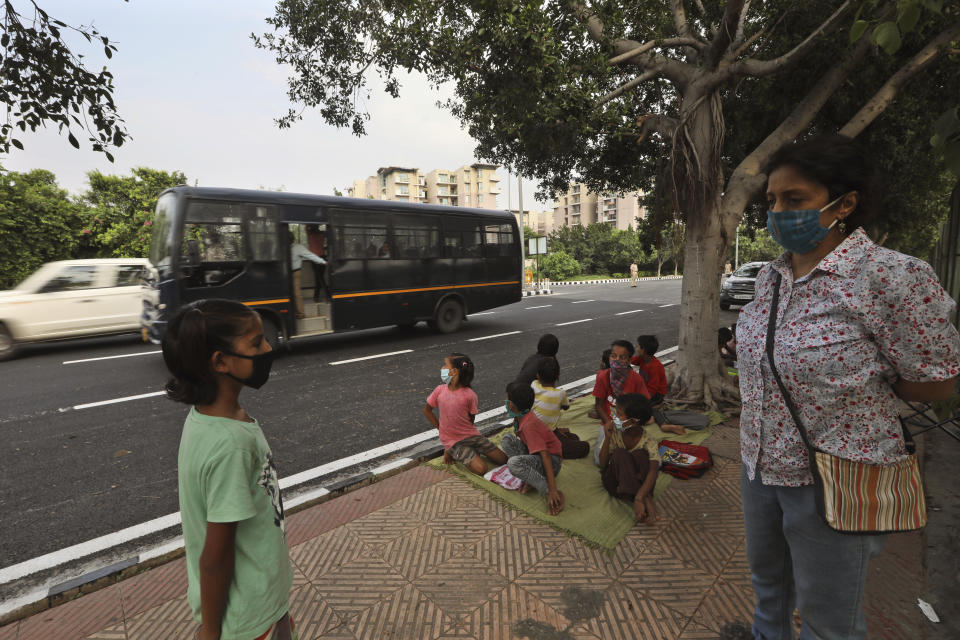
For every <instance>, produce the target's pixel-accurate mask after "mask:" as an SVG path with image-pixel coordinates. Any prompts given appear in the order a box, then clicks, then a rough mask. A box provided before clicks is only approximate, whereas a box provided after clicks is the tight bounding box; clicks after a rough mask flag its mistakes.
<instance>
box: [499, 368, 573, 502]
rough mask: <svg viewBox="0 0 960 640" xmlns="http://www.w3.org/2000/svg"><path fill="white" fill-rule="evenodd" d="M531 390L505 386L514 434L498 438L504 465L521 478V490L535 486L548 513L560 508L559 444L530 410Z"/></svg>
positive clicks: (526, 386)
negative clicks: (505, 458) (504, 458)
mask: <svg viewBox="0 0 960 640" xmlns="http://www.w3.org/2000/svg"><path fill="white" fill-rule="evenodd" d="M532 408H533V389H532V388H531V387H530V386H529V385H526V384H523V383H521V382H511V383H510V384H508V385H507V413H508V414H509V415H510V416H511V417H513V418H517V419H518V421H517V422H518V427H517V428H516V429H517V433H516V434H513V433H507V434H505V435H504V436H503V439H501V441H500V447H501V448H502V449H503V451H504V452H506V454H507V456H509V457H508V459H507V467H508V468H509V469H510V473H512V474H513V475H514V476H516V477H517V478H520V479H521V480H523V483H524V486H523V487H522V488H521V489H520V492H521V493H527V492H528V491H530V488H531V487H532V488H534V489H536V490H537V491H539V492H540V494H541V495H543V496H545V497H546V499H547V513H549V514H550V515H552V516H555V515H557V514H558V513H560V512H561V511H562V510H563V493H562V492H561V491H560V490H559V489H557V474H558V473H560V465H561V464H562V458H561V457H560V454H561V446H560V441H559V440H558V439H557V436H555V435H554V434H553V431H551V430H550V427H548V426H547V425H545V424H544V423H543V421H542V420H541V419H540V418H538V417H537V415H536V414H535V413H533V412H532V411H531V409H532Z"/></svg>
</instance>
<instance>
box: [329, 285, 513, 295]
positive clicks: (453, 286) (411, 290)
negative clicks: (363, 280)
mask: <svg viewBox="0 0 960 640" xmlns="http://www.w3.org/2000/svg"><path fill="white" fill-rule="evenodd" d="M505 284H520V281H519V280H510V281H508V282H483V283H480V284H450V285H445V286H442V287H423V288H420V289H389V290H387V291H364V292H362V293H338V294H336V295H334V296H333V298H334V299H339V298H358V297H360V296H385V295H391V294H394V293H416V292H417V291H439V290H440V289H466V288H468V287H496V286H499V285H505Z"/></svg>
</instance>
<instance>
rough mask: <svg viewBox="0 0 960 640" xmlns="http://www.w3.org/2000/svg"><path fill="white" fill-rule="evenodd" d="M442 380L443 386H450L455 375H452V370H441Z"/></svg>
mask: <svg viewBox="0 0 960 640" xmlns="http://www.w3.org/2000/svg"><path fill="white" fill-rule="evenodd" d="M440 379H441V380H443V384H450V381H451V380H453V374H452V373H450V369H447V368H446V367H444V368H443V369H440Z"/></svg>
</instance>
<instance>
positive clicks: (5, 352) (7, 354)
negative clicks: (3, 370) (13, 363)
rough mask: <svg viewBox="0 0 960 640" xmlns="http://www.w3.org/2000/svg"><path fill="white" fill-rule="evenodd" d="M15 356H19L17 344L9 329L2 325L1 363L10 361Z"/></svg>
mask: <svg viewBox="0 0 960 640" xmlns="http://www.w3.org/2000/svg"><path fill="white" fill-rule="evenodd" d="M15 355H17V343H16V341H15V340H14V339H13V336H12V335H10V332H9V331H7V328H6V327H5V326H3V325H2V324H0V361H3V360H9V359H11V358H13V357H14V356H15Z"/></svg>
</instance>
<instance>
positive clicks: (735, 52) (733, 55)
mask: <svg viewBox="0 0 960 640" xmlns="http://www.w3.org/2000/svg"><path fill="white" fill-rule="evenodd" d="M787 13H788V12H786V11H784V12H783V13H782V14H781V15H780V17H779V18H777V21H776V22H774V23H773V26H772V27H770V35H773V32H774V31H776V30H777V27H778V26H780V23H781V22H783V19H784V18H786V17H787ZM766 33H767V28H766V27H763V28H762V29H760V30H759V31H757V32H756V33H755V34H753V35H752V36H750V37H749V38H748V39H747V41H746V42H744V43H742V44H740V45H739V46H736V47H731V48H730V49H731V50H730V52H729V53H728V54H727V55H726V56H724V60H726V61H727V62H733V61H734V60H736V59H737V58H739V57H740V54H741V53H743V52H744V51H746V50H748V49H749V48H750V47H752V46H753V43H754V42H756V41H757V40H759V39H760V38H762V37H763V36H764V35H765V34H766ZM741 35H742V34H741ZM738 42H739V40H738ZM734 44H736V43H734Z"/></svg>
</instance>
